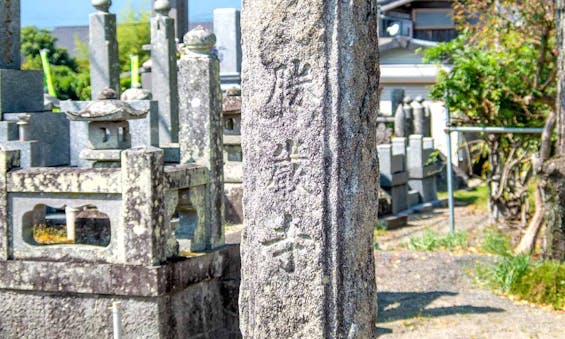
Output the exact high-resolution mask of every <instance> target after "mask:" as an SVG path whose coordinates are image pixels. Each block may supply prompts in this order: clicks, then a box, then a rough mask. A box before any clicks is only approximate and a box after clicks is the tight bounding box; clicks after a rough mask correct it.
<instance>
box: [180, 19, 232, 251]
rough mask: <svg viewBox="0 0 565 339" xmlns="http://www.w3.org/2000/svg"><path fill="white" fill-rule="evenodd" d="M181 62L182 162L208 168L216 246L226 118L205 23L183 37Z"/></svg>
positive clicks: (220, 242)
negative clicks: (184, 52)
mask: <svg viewBox="0 0 565 339" xmlns="http://www.w3.org/2000/svg"><path fill="white" fill-rule="evenodd" d="M184 43H185V45H186V46H187V48H186V54H185V55H183V56H182V57H181V59H180V62H179V98H180V102H179V116H180V133H179V144H180V157H181V159H180V162H181V163H191V162H193V163H196V164H198V165H202V166H205V167H206V168H208V170H209V178H210V181H209V183H208V192H207V195H208V212H209V213H210V215H209V218H208V220H209V224H210V243H209V246H208V249H213V248H216V247H218V246H221V245H223V243H224V225H223V223H224V196H223V191H224V174H223V166H224V162H223V152H224V146H223V125H222V123H223V118H222V92H221V88H220V63H219V61H218V57H217V56H216V54H214V53H213V52H212V48H213V47H214V44H215V43H216V36H215V35H214V34H212V33H211V32H209V31H208V30H206V29H205V28H204V27H202V26H198V27H196V28H195V29H193V30H192V31H190V32H188V33H187V34H186V35H185V37H184Z"/></svg>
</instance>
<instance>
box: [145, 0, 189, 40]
mask: <svg viewBox="0 0 565 339" xmlns="http://www.w3.org/2000/svg"><path fill="white" fill-rule="evenodd" d="M163 2H167V3H168V4H169V5H170V6H169V10H168V11H167V15H168V16H169V17H171V18H172V19H173V20H174V27H175V28H174V29H175V37H176V38H177V39H178V41H182V38H183V37H184V35H185V34H186V32H188V0H155V2H154V4H153V11H154V12H157V9H156V8H157V7H159V6H161V3H163Z"/></svg>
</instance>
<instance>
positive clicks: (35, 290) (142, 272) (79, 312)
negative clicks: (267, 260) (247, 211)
mask: <svg viewBox="0 0 565 339" xmlns="http://www.w3.org/2000/svg"><path fill="white" fill-rule="evenodd" d="M239 271H240V260H239V246H226V247H224V248H222V249H221V250H218V251H215V252H213V253H209V254H206V255H203V256H199V257H194V258H179V260H178V261H176V262H174V263H167V264H166V265H163V266H157V267H147V266H129V265H110V264H87V263H55V262H48V261H46V262H33V261H0V298H1V299H2V301H3V303H2V304H1V305H0V324H2V326H0V337H2V338H17V337H42V338H57V337H64V338H91V337H97V338H99V337H101V338H108V337H111V336H112V317H111V314H112V313H111V310H110V308H111V305H112V301H119V302H120V303H121V309H122V326H123V327H122V330H123V332H122V334H123V335H124V337H126V338H142V337H148V338H149V337H150V338H187V333H191V334H193V335H194V337H197V338H198V337H200V336H201V337H209V338H237V337H238V336H239V330H238V319H237V314H238V308H237V302H236V300H237V294H238V288H239ZM187 310H190V312H188V311H187ZM77 323H80V324H81V326H77Z"/></svg>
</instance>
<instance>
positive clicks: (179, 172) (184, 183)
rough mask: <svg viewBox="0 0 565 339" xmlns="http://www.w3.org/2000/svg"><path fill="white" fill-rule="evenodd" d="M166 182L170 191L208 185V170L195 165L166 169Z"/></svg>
mask: <svg viewBox="0 0 565 339" xmlns="http://www.w3.org/2000/svg"><path fill="white" fill-rule="evenodd" d="M165 180H166V182H167V187H168V188H169V189H183V188H189V187H196V186H201V185H206V184H207V183H208V170H207V169H206V168H205V167H201V166H197V165H194V164H183V165H175V166H167V167H165Z"/></svg>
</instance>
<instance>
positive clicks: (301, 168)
mask: <svg viewBox="0 0 565 339" xmlns="http://www.w3.org/2000/svg"><path fill="white" fill-rule="evenodd" d="M242 14H243V15H242V34H243V41H244V46H243V67H242V69H243V75H242V102H243V107H242V118H243V119H242V120H243V121H242V135H243V136H244V139H243V140H242V141H243V157H244V159H245V161H244V215H245V228H244V232H243V238H242V285H241V294H240V309H241V318H240V321H241V329H242V333H243V336H244V337H245V338H373V337H375V321H376V309H377V307H376V306H377V303H376V287H375V268H374V257H373V250H372V246H373V243H372V241H373V235H372V233H373V229H374V226H375V222H376V220H377V187H378V182H377V180H378V177H379V175H378V173H379V169H378V159H377V154H376V153H377V152H376V149H375V144H376V138H375V131H376V114H375V112H377V111H378V79H379V70H378V67H379V62H378V52H377V51H378V44H377V3H376V1H361V0H352V1H347V2H344V1H337V2H331V1H330V2H328V1H322V0H310V1H301V2H288V1H283V0H247V1H245V2H244V3H243V9H242Z"/></svg>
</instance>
